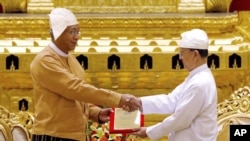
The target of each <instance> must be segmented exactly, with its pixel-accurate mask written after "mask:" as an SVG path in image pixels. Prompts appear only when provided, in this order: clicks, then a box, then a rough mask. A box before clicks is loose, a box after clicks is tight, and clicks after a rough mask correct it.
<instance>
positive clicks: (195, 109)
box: [141, 64, 217, 141]
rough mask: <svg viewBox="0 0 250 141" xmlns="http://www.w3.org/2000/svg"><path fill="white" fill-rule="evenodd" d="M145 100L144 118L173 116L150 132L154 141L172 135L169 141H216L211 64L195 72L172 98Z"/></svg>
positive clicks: (150, 98)
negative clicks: (148, 115) (152, 115)
mask: <svg viewBox="0 0 250 141" xmlns="http://www.w3.org/2000/svg"><path fill="white" fill-rule="evenodd" d="M141 100H142V105H143V113H144V114H171V115H170V116H168V117H167V118H165V119H164V120H163V121H162V122H161V123H158V124H155V125H153V126H150V127H148V128H147V130H146V133H147V135H148V137H149V138H150V139H151V140H154V141H155V140H157V139H159V138H161V137H163V136H167V135H168V140H169V141H216V137H217V90H216V84H215V80H214V77H213V75H212V73H211V71H210V69H209V68H208V67H207V64H203V65H201V66H199V67H198V68H196V69H194V70H192V71H191V72H190V74H189V76H188V77H187V78H186V79H185V81H184V82H183V83H181V84H180V85H179V86H177V87H176V88H175V89H174V90H173V91H172V92H171V93H169V94H168V95H166V94H160V95H155V96H146V97H142V98H141Z"/></svg>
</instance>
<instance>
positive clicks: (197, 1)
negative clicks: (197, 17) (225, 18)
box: [178, 0, 205, 13]
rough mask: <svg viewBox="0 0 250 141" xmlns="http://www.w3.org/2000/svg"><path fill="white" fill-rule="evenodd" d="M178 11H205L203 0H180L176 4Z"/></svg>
mask: <svg viewBox="0 0 250 141" xmlns="http://www.w3.org/2000/svg"><path fill="white" fill-rule="evenodd" d="M178 12H179V13H205V4H204V1H203V0H180V3H179V4H178Z"/></svg>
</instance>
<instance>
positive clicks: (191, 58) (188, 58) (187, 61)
mask: <svg viewBox="0 0 250 141" xmlns="http://www.w3.org/2000/svg"><path fill="white" fill-rule="evenodd" d="M179 57H180V60H182V63H183V65H184V68H186V69H187V70H188V71H191V70H192V69H193V67H194V65H195V51H194V50H190V49H188V48H180V53H179Z"/></svg>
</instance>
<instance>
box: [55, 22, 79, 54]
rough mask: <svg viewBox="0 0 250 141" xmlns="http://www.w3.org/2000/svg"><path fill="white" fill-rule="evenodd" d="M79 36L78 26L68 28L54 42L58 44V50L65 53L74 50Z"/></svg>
mask: <svg viewBox="0 0 250 141" xmlns="http://www.w3.org/2000/svg"><path fill="white" fill-rule="evenodd" d="M80 34H81V32H80V28H79V26H78V25H72V26H68V27H67V28H66V29H65V30H64V32H63V33H62V34H61V36H60V37H59V38H58V39H57V40H56V42H57V43H58V44H59V46H58V48H60V49H61V50H62V51H63V52H65V53H68V52H69V51H71V50H74V49H75V47H76V45H77V41H78V39H79V37H80Z"/></svg>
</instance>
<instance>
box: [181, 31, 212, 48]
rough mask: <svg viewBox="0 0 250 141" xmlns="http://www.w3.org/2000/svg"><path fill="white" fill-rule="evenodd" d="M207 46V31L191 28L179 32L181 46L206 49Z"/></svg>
mask: <svg viewBox="0 0 250 141" xmlns="http://www.w3.org/2000/svg"><path fill="white" fill-rule="evenodd" d="M208 46H209V40H208V36H207V33H206V32H205V31H203V30H201V29H193V30H190V31H186V32H183V33H182V34H181V41H180V47H181V48H192V49H208Z"/></svg>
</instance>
